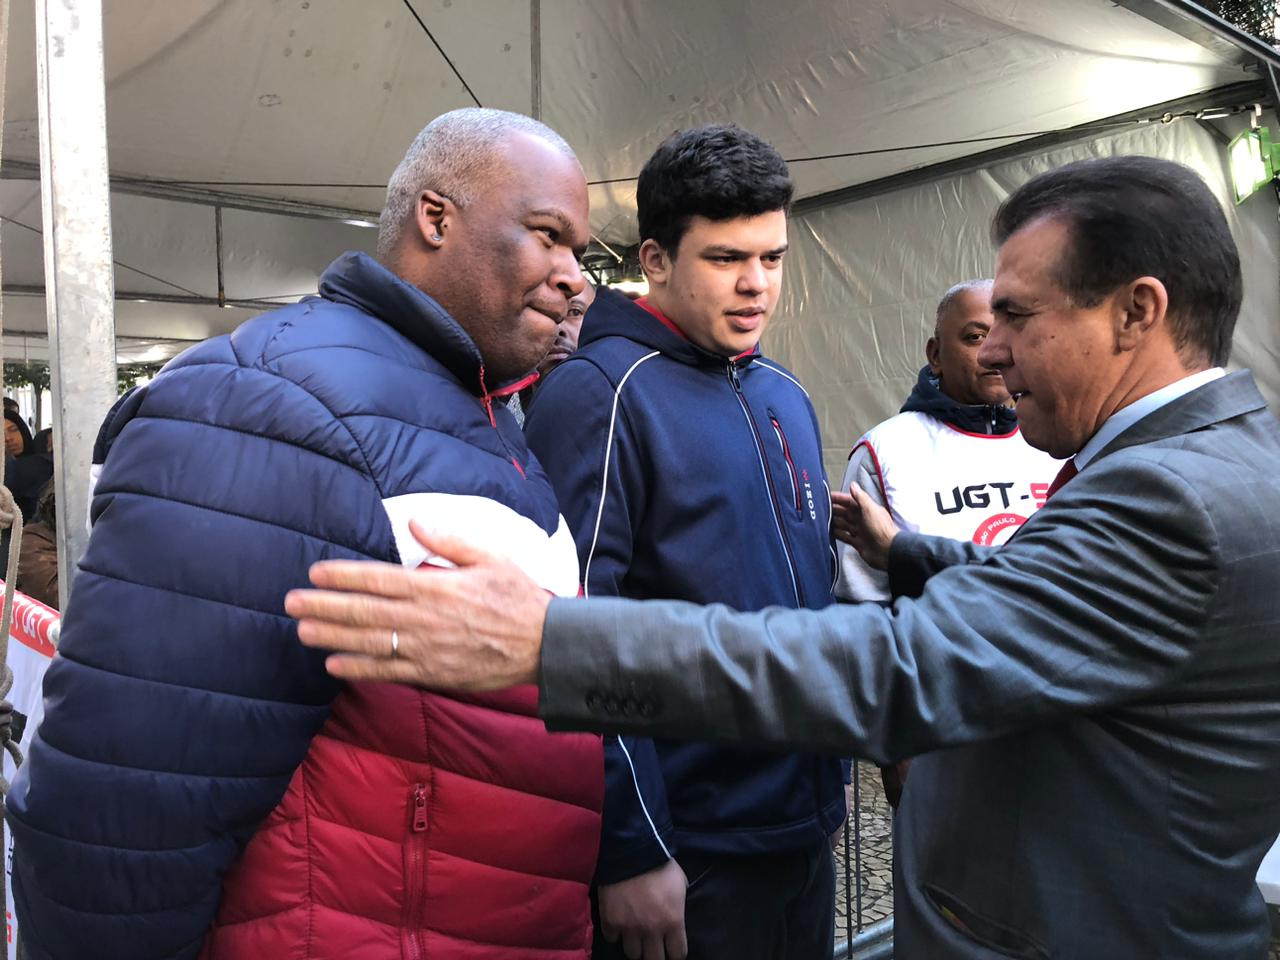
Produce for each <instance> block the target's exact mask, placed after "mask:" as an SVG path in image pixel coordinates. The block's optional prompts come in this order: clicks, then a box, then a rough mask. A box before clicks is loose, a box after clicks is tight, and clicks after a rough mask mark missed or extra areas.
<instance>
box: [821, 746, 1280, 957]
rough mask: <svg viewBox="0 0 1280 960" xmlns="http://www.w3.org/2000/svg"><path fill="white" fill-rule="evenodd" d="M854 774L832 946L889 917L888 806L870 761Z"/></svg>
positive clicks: (1277, 950) (1278, 925)
mask: <svg viewBox="0 0 1280 960" xmlns="http://www.w3.org/2000/svg"><path fill="white" fill-rule="evenodd" d="M856 771H857V781H858V797H857V799H858V804H857V810H856V813H857V822H858V829H859V832H860V839H861V843H860V844H859V846H858V849H859V850H860V851H861V854H860V856H856V855H855V851H854V831H853V828H852V824H853V820H852V818H851V819H850V822H849V824H848V825H847V827H846V835H847V839H848V842H847V844H846V843H844V842H841V843H839V844H837V847H836V943H840V942H841V941H843V940H844V939H846V938H847V937H848V936H849V935H850V934H851V933H855V934H856V933H857V932H858V931H859V930H860V929H862V928H863V927H867V926H870V925H871V924H873V923H875V922H876V921H877V920H881V919H883V918H884V917H887V916H890V915H891V914H892V913H893V831H892V827H893V820H892V817H891V815H890V813H889V804H888V802H887V801H886V800H885V798H884V791H883V790H882V789H881V787H880V771H879V770H877V769H876V768H875V767H874V766H873V765H871V764H869V763H859V764H856ZM846 864H847V872H846ZM859 868H860V869H859ZM846 877H847V878H848V880H847V882H846ZM859 891H860V892H861V894H862V904H861V906H862V912H861V916H860V917H859V913H858V900H857V893H858V892H859ZM859 919H861V924H859ZM1272 930H1273V931H1280V917H1276V918H1273V924H1272ZM1267 960H1280V937H1274V938H1273V939H1272V941H1271V948H1270V950H1268V952H1267Z"/></svg>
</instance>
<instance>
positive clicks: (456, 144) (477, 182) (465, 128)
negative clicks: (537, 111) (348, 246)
mask: <svg viewBox="0 0 1280 960" xmlns="http://www.w3.org/2000/svg"><path fill="white" fill-rule="evenodd" d="M511 133H527V134H529V135H531V136H534V137H538V138H539V139H541V140H545V141H546V142H547V143H549V144H551V145H552V146H553V147H555V148H556V149H557V150H559V151H560V152H561V153H563V154H565V156H568V157H574V159H575V160H576V159H577V158H576V156H575V155H574V152H573V149H572V148H571V147H570V146H569V144H567V143H566V142H565V140H564V137H562V136H560V134H558V133H556V132H555V131H554V130H552V129H551V128H550V127H548V126H547V125H546V124H545V123H541V122H540V121H538V120H534V119H533V118H532V117H526V116H524V114H520V113H511V112H509V111H506V110H493V109H490V108H487V107H464V108H462V109H461V110H451V111H449V112H448V113H442V114H441V115H440V116H438V117H436V118H435V119H434V120H432V121H431V122H430V123H428V124H427V125H426V126H425V127H423V128H422V132H421V133H419V134H418V135H417V136H416V137H414V140H413V143H411V144H410V145H409V149H408V151H407V152H406V153H405V155H404V159H403V160H401V161H400V165H399V166H397V167H396V169H395V172H394V173H392V174H391V179H390V180H389V181H387V201H386V204H385V205H384V206H383V208H382V216H381V217H380V218H379V219H378V259H379V260H380V261H381V262H382V263H384V264H385V263H387V262H388V260H389V259H390V258H391V256H392V255H393V254H394V252H395V249H396V247H397V246H398V245H399V243H400V237H401V235H402V234H403V232H404V228H405V224H406V223H408V222H409V220H410V218H411V217H412V216H413V212H414V205H415V204H416V203H417V199H418V196H419V195H420V194H421V193H422V191H423V190H434V191H436V193H439V194H443V195H444V196H446V197H448V198H449V199H450V200H452V201H453V202H454V203H455V204H457V205H458V206H459V207H465V206H466V205H467V204H469V203H471V202H473V201H474V200H475V199H476V198H477V197H478V196H479V195H480V193H481V192H482V191H483V190H484V189H486V187H487V185H488V183H489V182H490V178H491V177H492V174H493V173H494V169H495V167H496V164H497V161H498V150H497V148H498V146H499V145H500V144H501V143H502V142H503V141H504V140H505V138H506V136H507V135H509V134H511Z"/></svg>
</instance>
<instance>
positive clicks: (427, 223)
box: [413, 190, 457, 250]
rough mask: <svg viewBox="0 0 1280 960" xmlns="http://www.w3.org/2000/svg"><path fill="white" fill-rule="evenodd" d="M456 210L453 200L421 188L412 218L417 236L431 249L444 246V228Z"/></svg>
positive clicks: (451, 220)
mask: <svg viewBox="0 0 1280 960" xmlns="http://www.w3.org/2000/svg"><path fill="white" fill-rule="evenodd" d="M456 212H457V208H456V207H455V206H454V204H453V201H452V200H450V199H449V198H448V197H446V196H444V195H443V194H439V193H436V192H435V191H434V190H423V191H422V192H421V193H420V194H418V200H417V203H416V204H415V205H414V210H413V218H414V224H415V226H416V227H417V233H418V237H419V238H420V239H421V240H422V242H423V244H425V245H426V246H427V247H428V248H429V249H431V250H439V249H440V248H441V247H442V246H444V241H445V235H446V233H445V232H446V230H447V229H448V228H449V227H450V226H451V225H452V222H453V218H454V216H455V214H456Z"/></svg>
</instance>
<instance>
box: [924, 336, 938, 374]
mask: <svg viewBox="0 0 1280 960" xmlns="http://www.w3.org/2000/svg"><path fill="white" fill-rule="evenodd" d="M924 358H925V359H926V360H928V361H929V372H930V373H932V374H933V375H934V376H935V377H936V376H938V374H940V373H942V344H941V343H939V342H938V338H937V337H930V338H929V342H928V343H926V344H925V345H924Z"/></svg>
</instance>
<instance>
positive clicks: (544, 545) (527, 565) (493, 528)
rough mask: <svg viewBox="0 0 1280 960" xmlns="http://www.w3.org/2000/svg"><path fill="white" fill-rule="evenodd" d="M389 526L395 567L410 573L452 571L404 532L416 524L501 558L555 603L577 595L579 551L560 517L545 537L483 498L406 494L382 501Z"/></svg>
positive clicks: (530, 523) (534, 526)
mask: <svg viewBox="0 0 1280 960" xmlns="http://www.w3.org/2000/svg"><path fill="white" fill-rule="evenodd" d="M382 507H383V509H384V510H386V511H387V519H388V520H390V521H391V533H392V535H393V536H394V537H395V541H396V549H397V550H398V551H399V553H400V562H401V563H402V564H404V566H406V567H408V568H409V569H410V570H413V569H416V568H417V567H420V566H421V565H422V564H424V563H430V564H432V565H434V566H441V567H443V566H449V567H451V566H453V564H452V563H450V562H449V561H448V560H446V559H444V558H443V557H438V556H436V555H435V554H432V553H430V552H428V551H427V548H426V547H424V546H423V545H422V544H420V543H419V542H418V541H417V540H416V539H415V538H414V536H413V534H412V533H410V532H409V521H410V520H417V521H418V523H420V524H422V525H423V526H424V527H426V528H427V529H428V530H431V529H434V530H438V531H440V532H441V533H447V534H453V535H454V536H458V537H462V538H464V539H466V540H468V541H470V542H471V543H474V544H475V545H476V546H477V547H480V548H481V549H483V550H487V551H488V552H489V553H493V554H496V555H497V556H500V557H505V558H506V559H508V560H510V561H511V562H512V563H514V564H515V565H516V566H518V567H519V568H520V569H521V570H523V571H524V572H525V573H526V574H528V575H529V576H530V577H531V578H532V579H533V580H534V581H535V582H536V583H537V584H538V586H540V587H542V589H544V590H547V591H549V592H550V593H553V594H555V595H556V596H558V597H576V596H577V595H578V550H577V547H575V546H574V543H573V535H572V534H570V533H569V525H568V524H567V523H565V521H564V517H560V518H559V519H560V523H559V526H558V527H557V528H556V532H555V533H554V534H552V535H550V536H548V535H547V533H546V531H544V530H543V529H542V528H541V527H540V526H538V525H537V524H536V523H534V522H533V521H532V520H530V519H529V518H528V517H524V516H521V515H520V514H518V513H516V512H515V511H514V510H512V509H511V508H510V507H508V506H507V505H506V504H504V503H499V502H498V501H497V500H491V499H489V498H488V497H478V496H474V495H469V494H460V493H438V492H430V493H428V492H423V493H406V494H402V495H401V496H398V497H388V498H387V499H386V500H383V501H382Z"/></svg>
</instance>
